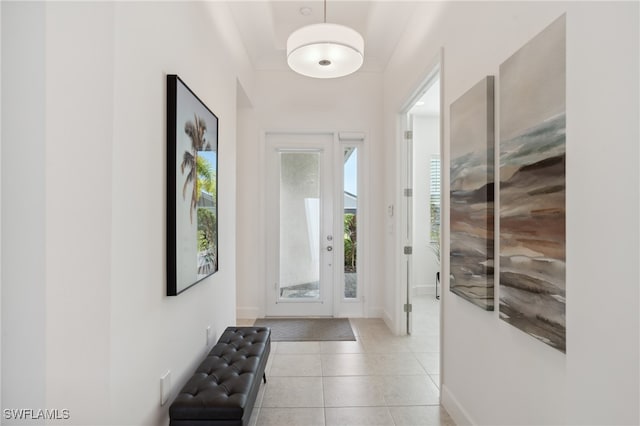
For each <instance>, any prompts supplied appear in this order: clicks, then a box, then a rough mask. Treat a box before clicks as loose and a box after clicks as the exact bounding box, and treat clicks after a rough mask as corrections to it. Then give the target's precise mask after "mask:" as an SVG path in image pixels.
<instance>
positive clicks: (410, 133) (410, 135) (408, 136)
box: [404, 130, 413, 140]
mask: <svg viewBox="0 0 640 426" xmlns="http://www.w3.org/2000/svg"><path fill="white" fill-rule="evenodd" d="M404 138H405V139H407V140H411V139H413V130H406V131H405V132H404Z"/></svg>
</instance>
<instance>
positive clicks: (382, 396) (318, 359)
mask: <svg viewBox="0 0 640 426" xmlns="http://www.w3.org/2000/svg"><path fill="white" fill-rule="evenodd" d="M438 311H439V302H438V301H437V300H435V299H434V298H433V296H420V297H415V298H414V312H415V314H416V315H415V325H414V334H413V335H412V336H394V335H393V334H392V333H391V332H390V331H389V329H388V328H387V326H386V325H385V323H384V322H383V321H382V320H381V319H363V318H355V319H350V321H351V325H352V328H353V331H354V334H355V335H356V339H357V340H356V341H355V342H273V343H272V348H271V350H272V352H271V356H270V358H269V363H268V365H267V371H266V374H267V378H268V379H267V380H268V381H267V385H266V386H263V387H262V388H261V390H260V393H259V394H258V398H257V399H256V405H255V407H254V412H253V416H252V419H251V422H250V424H251V425H252V426H254V425H255V426H257V425H261V426H266V425H278V426H281V425H309V426H311V425H314V426H315V425H318V426H321V425H326V426H343V425H344V426H356V425H389V426H393V425H395V426H400V425H407V426H408V425H412V426H414V425H415V426H417V425H429V426H432V425H433V426H435V425H453V424H454V423H453V421H452V420H451V418H450V417H449V415H448V414H447V412H446V411H445V410H444V409H443V408H441V407H440V406H439V405H438V401H439V390H438V386H439V345H440V342H439V326H438V321H439V312H438Z"/></svg>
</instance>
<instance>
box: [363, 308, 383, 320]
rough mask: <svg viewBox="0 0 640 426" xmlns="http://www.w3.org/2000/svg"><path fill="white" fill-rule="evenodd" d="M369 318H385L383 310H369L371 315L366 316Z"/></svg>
mask: <svg viewBox="0 0 640 426" xmlns="http://www.w3.org/2000/svg"><path fill="white" fill-rule="evenodd" d="M366 317H367V318H382V317H383V310H382V308H369V315H367V316H366Z"/></svg>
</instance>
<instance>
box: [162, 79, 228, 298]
mask: <svg viewBox="0 0 640 426" xmlns="http://www.w3.org/2000/svg"><path fill="white" fill-rule="evenodd" d="M217 172H218V117H216V115H215V114H214V113H213V112H211V110H210V109H209V108H207V106H206V105H205V104H204V103H203V102H202V101H201V100H200V99H199V98H198V97H197V96H196V95H195V94H194V93H193V92H192V91H191V89H189V87H187V85H186V84H185V83H184V82H183V81H182V80H181V79H180V77H178V76H177V75H173V74H171V75H168V76H167V295H168V296H175V295H177V294H179V293H180V292H182V291H184V290H186V289H187V288H189V287H191V286H192V285H194V284H196V283H198V282H200V281H202V280H203V279H204V278H206V277H208V276H209V275H211V274H213V273H214V272H216V271H217V270H218V196H217V194H218V173H217Z"/></svg>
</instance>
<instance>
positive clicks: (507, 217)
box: [499, 16, 566, 352]
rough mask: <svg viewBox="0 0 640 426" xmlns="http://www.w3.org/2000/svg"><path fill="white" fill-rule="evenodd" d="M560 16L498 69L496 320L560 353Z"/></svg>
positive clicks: (562, 283) (562, 224)
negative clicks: (498, 225) (498, 303)
mask: <svg viewBox="0 0 640 426" xmlns="http://www.w3.org/2000/svg"><path fill="white" fill-rule="evenodd" d="M565 33H566V31H565V17H564V16H562V17H560V18H559V19H557V20H556V21H554V22H553V23H552V24H551V25H549V26H548V27H547V28H546V29H545V30H544V31H542V32H541V33H540V34H539V35H537V36H536V37H535V38H533V39H532V40H531V41H529V42H528V43H527V44H526V45H524V46H523V47H522V48H521V49H520V50H518V51H517V52H516V53H515V54H514V55H513V56H511V57H510V58H509V59H508V60H506V61H505V62H504V63H503V64H502V65H501V66H500V307H499V310H500V318H502V319H503V320H504V321H506V322H508V323H509V324H511V325H513V326H515V327H517V328H519V329H521V330H522V331H524V332H526V333H528V334H530V335H531V336H533V337H535V338H536V339H539V340H541V341H543V342H544V343H546V344H548V345H550V346H552V347H554V348H556V349H558V350H560V351H562V352H565V351H566V325H565V307H566V298H565V297H566V294H565V260H566V259H565V152H566V149H565V139H566V125H565V87H566V65H565V63H566V59H565V58H566V40H565V39H566V36H565Z"/></svg>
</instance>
